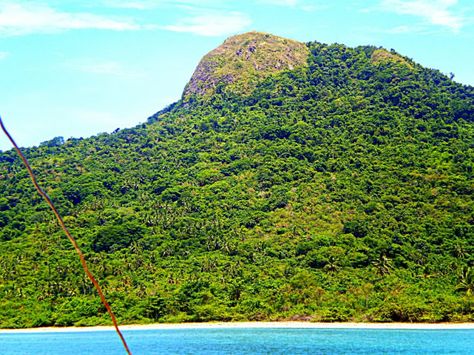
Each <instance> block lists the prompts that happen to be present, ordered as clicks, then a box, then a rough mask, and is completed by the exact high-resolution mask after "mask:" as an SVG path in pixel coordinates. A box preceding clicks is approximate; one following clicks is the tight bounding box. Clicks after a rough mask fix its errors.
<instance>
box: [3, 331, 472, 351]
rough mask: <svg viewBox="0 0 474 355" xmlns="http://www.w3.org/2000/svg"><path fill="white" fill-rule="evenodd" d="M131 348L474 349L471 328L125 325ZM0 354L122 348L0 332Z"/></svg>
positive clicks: (91, 339)
mask: <svg viewBox="0 0 474 355" xmlns="http://www.w3.org/2000/svg"><path fill="white" fill-rule="evenodd" d="M123 333H124V335H125V337H126V339H127V341H128V343H129V345H130V348H131V350H132V352H133V354H474V330H473V329H469V330H462V329H458V330H453V329H450V330H418V329H417V330H406V329H403V330H397V329H293V328H292V329H283V328H265V329H258V328H257V329H255V328H232V329H160V330H125V331H124V332H123ZM0 354H2V355H6V354H48V355H51V354H61V355H63V354H99V355H105V354H124V350H123V348H122V345H121V343H120V340H119V338H118V336H117V335H116V333H115V332H113V331H90V332H89V331H80V332H38V333H36V332H31V333H0Z"/></svg>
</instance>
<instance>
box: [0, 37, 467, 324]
mask: <svg viewBox="0 0 474 355" xmlns="http://www.w3.org/2000/svg"><path fill="white" fill-rule="evenodd" d="M308 49H309V52H310V54H309V55H308V62H307V65H305V66H300V67H298V68H295V69H294V70H291V71H289V70H287V71H281V72H278V73H273V74H272V75H270V76H267V77H265V78H262V80H261V81H260V82H258V84H257V85H256V86H255V89H254V90H253V92H252V93H251V94H250V95H239V94H238V93H236V92H234V91H232V90H224V89H223V90H221V89H220V87H221V86H217V88H216V90H215V93H214V94H213V95H212V96H209V95H208V96H205V97H203V96H200V95H199V93H194V94H192V95H190V96H188V97H186V102H184V101H180V102H178V103H176V104H174V105H172V106H170V107H168V108H167V109H165V110H163V111H161V112H159V113H157V114H156V115H155V116H153V117H150V118H149V120H148V122H147V123H146V124H142V125H139V126H137V127H135V128H133V129H124V130H120V131H118V132H116V133H113V134H100V135H98V136H96V137H93V138H90V139H68V140H66V141H65V142H64V143H63V142H62V140H61V139H60V138H55V139H54V140H53V141H51V142H49V143H48V142H45V143H44V144H42V145H41V146H40V147H35V148H30V149H26V154H27V156H28V158H29V160H30V162H31V163H32V165H33V167H34V169H35V171H36V172H37V173H38V175H39V180H40V183H42V184H43V185H44V186H45V187H46V190H47V192H48V193H49V195H50V196H51V197H52V199H53V200H54V201H55V202H56V204H57V205H58V207H59V208H60V210H61V213H62V214H63V215H64V216H66V218H65V220H66V223H67V224H68V226H69V227H70V229H71V231H72V233H73V234H74V235H75V236H76V237H77V239H78V242H79V244H80V245H81V247H82V248H83V250H84V251H85V254H86V257H87V258H88V260H89V262H90V264H91V268H92V269H93V272H94V273H95V275H96V276H97V277H98V279H99V280H100V282H101V285H102V286H103V288H104V291H105V293H106V294H107V295H108V298H109V300H110V303H111V305H112V307H113V308H114V310H115V312H116V314H117V315H118V317H119V319H120V320H121V321H122V322H125V323H147V322H181V321H210V320H224V321H231V320H278V319H305V320H313V321H418V322H423V321H435V322H437V321H474V286H473V275H474V274H473V271H472V270H473V267H474V232H473V227H472V226H473V222H474V213H473V211H474V209H473V207H474V201H473V196H474V185H473V181H474V180H473V166H474V154H473V142H474V126H473V119H474V88H473V87H470V86H462V85H460V84H457V83H455V82H453V81H451V80H450V79H449V78H447V77H446V76H445V75H442V74H441V73H439V72H438V71H435V70H430V69H425V68H423V67H421V66H420V65H418V64H416V63H414V62H413V61H411V60H410V59H408V58H404V57H402V56H400V55H399V54H396V53H394V52H392V53H390V52H387V51H383V53H388V54H390V55H384V54H382V55H381V54H380V53H382V52H380V49H377V48H375V47H357V48H348V47H345V46H343V45H337V44H335V45H326V44H321V43H317V42H312V43H309V44H308ZM377 51H379V52H377ZM374 53H379V54H374ZM374 58H375V59H374ZM394 58H396V59H394ZM224 88H225V85H224ZM0 227H1V231H0V327H31V326H46V325H59V326H63V325H95V324H107V323H108V322H109V320H108V318H107V315H106V312H105V309H103V307H102V306H101V305H100V302H99V300H98V297H97V296H96V294H95V291H94V290H93V287H92V285H91V284H90V283H89V282H88V280H87V279H86V278H85V276H84V275H83V272H82V269H81V267H80V264H79V261H78V260H77V257H76V256H75V254H74V251H73V250H72V247H71V246H70V245H69V242H68V241H67V240H66V238H65V237H63V235H62V233H61V231H60V230H59V227H58V226H57V225H56V223H55V221H54V219H53V217H52V216H51V214H50V213H49V211H48V207H47V206H46V205H45V204H44V203H43V202H42V201H41V199H40V198H39V196H37V195H36V193H35V191H34V188H33V187H32V185H31V183H30V181H29V180H28V176H27V173H26V171H25V170H24V168H23V167H22V165H21V162H20V161H19V159H18V158H17V157H16V155H15V153H14V152H13V151H7V152H3V153H2V154H1V155H0Z"/></svg>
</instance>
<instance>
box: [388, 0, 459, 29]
mask: <svg viewBox="0 0 474 355" xmlns="http://www.w3.org/2000/svg"><path fill="white" fill-rule="evenodd" d="M456 4H457V0H382V2H381V7H382V9H383V10H385V11H389V12H394V13H397V14H401V15H412V16H417V17H421V18H423V19H425V20H427V21H428V22H429V23H430V24H433V25H438V26H443V27H446V28H449V29H450V30H452V31H454V32H457V31H459V30H460V29H461V27H462V26H463V18H462V17H460V16H458V15H456V14H455V13H453V11H452V10H451V8H452V7H453V6H454V5H456Z"/></svg>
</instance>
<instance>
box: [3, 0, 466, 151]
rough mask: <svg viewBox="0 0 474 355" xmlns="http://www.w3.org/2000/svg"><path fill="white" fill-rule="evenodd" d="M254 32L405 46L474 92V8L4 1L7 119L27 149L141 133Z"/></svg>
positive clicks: (370, 1) (458, 3) (249, 0)
mask: <svg viewBox="0 0 474 355" xmlns="http://www.w3.org/2000/svg"><path fill="white" fill-rule="evenodd" d="M251 30H257V31H263V32H270V33H273V34H276V35H279V36H284V37H289V38H293V39H296V40H299V41H312V40H317V41H320V42H324V43H334V42H338V43H343V44H346V45H349V46H357V45H366V44H372V45H377V46H383V47H385V48H388V49H390V48H393V49H395V50H397V51H398V52H399V53H401V54H403V55H406V56H408V57H411V58H413V59H414V60H415V61H417V62H419V63H420V64H422V65H424V66H426V67H430V68H436V69H439V70H441V71H442V72H444V73H450V72H453V73H454V74H455V78H454V80H456V81H458V82H461V83H464V84H468V85H474V69H473V66H472V60H473V59H472V58H474V1H472V0H332V1H328V0H325V1H319V0H315V1H310V0H241V1H226V0H220V1H217V0H199V1H198V0H178V1H168V0H142V1H140V0H124V1H120V0H95V1H76V0H44V1H41V0H39V1H24V0H17V1H10V0H0V83H1V85H0V114H1V115H2V117H3V120H4V122H5V124H6V125H7V127H8V128H9V129H10V131H11V133H12V134H13V135H14V136H15V137H16V140H17V143H18V144H20V145H21V146H32V145H38V144H39V143H40V142H42V141H45V140H48V139H51V138H53V137H55V136H63V137H64V138H66V139H67V138H69V137H88V136H91V135H94V134H97V133H100V132H111V131H113V130H114V129H116V128H126V127H132V126H135V125H136V124H138V123H140V122H144V121H145V120H146V118H147V117H148V116H150V115H151V114H153V113H154V112H156V111H158V110H160V109H161V108H163V107H165V106H166V105H168V104H170V103H172V102H174V101H176V100H177V99H179V97H180V95H181V92H182V90H183V88H184V86H185V84H186V83H187V81H188V80H189V78H190V76H191V74H192V72H193V70H194V68H195V67H196V65H197V64H198V62H199V60H200V58H201V57H202V56H203V55H204V54H206V53H207V52H208V51H210V50H211V49H213V48H215V47H217V46H218V45H219V44H221V43H222V42H223V40H224V39H225V38H226V37H228V36H229V35H232V34H236V33H242V32H246V31H251ZM9 148H10V144H9V142H8V141H7V140H6V138H4V137H3V136H1V137H0V150H6V149H9Z"/></svg>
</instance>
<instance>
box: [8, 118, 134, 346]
mask: <svg viewBox="0 0 474 355" xmlns="http://www.w3.org/2000/svg"><path fill="white" fill-rule="evenodd" d="M0 126H1V127H2V130H3V132H4V133H5V135H6V136H7V137H8V139H9V140H10V142H11V143H12V144H13V147H14V148H15V150H16V152H17V153H18V155H19V156H20V158H21V160H22V161H23V164H25V167H26V169H27V170H28V174H29V175H30V177H31V181H32V182H33V185H35V188H36V190H37V191H38V193H39V194H40V195H41V196H42V197H43V198H44V199H45V201H46V202H47V203H48V205H49V207H51V209H52V210H53V213H54V215H55V216H56V218H57V220H58V222H59V225H60V226H61V228H62V229H63V231H64V233H65V234H66V236H67V237H68V239H69V241H70V242H71V243H72V245H73V246H74V249H75V250H76V252H77V254H78V255H79V259H81V264H82V268H83V269H84V272H85V273H86V275H87V277H88V278H89V280H91V282H92V283H93V284H94V287H95V288H96V290H97V293H98V294H99V296H100V300H101V301H102V304H103V305H104V306H105V308H106V309H107V312H108V313H109V315H110V318H112V323H113V324H114V327H115V331H116V332H117V334H118V336H119V337H120V340H122V344H123V347H124V348H125V351H126V352H127V354H129V355H131V354H132V353H131V351H130V349H129V347H128V344H127V341H126V340H125V338H124V336H123V334H122V332H121V331H120V329H119V327H118V323H117V319H116V318H115V315H114V312H112V308H110V305H109V303H108V302H107V299H106V298H105V296H104V293H103V292H102V288H101V287H100V285H99V283H98V282H97V280H96V279H95V277H94V275H92V273H91V272H90V270H89V267H88V266H87V262H86V259H85V258H84V254H82V251H81V249H80V248H79V245H78V244H77V242H76V240H75V239H74V237H73V236H72V235H71V233H70V232H69V230H68V229H67V227H66V225H65V224H64V221H63V219H62V217H61V215H60V214H59V212H58V210H57V209H56V207H55V206H54V204H53V201H51V199H50V198H49V196H48V194H47V193H46V192H45V191H44V190H43V189H42V188H41V187H40V185H39V184H38V182H37V181H36V176H35V174H34V173H33V170H32V169H31V166H30V164H29V163H28V160H27V159H26V157H25V156H24V155H23V153H22V152H21V150H20V148H18V145H17V144H16V143H15V140H14V139H13V138H12V136H11V135H10V133H8V131H7V129H6V128H5V126H4V125H3V121H2V117H1V116H0Z"/></svg>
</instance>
